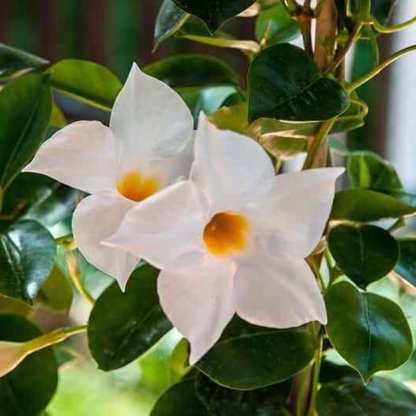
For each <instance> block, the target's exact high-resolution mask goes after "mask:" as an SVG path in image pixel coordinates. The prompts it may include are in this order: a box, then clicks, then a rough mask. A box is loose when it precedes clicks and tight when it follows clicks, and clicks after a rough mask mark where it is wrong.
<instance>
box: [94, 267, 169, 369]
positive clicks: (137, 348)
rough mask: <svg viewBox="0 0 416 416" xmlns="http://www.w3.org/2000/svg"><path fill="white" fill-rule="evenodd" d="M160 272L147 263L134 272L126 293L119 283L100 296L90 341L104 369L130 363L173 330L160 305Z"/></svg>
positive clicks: (96, 305)
mask: <svg viewBox="0 0 416 416" xmlns="http://www.w3.org/2000/svg"><path fill="white" fill-rule="evenodd" d="M158 274H159V271H158V270H157V269H155V268H153V267H151V266H150V265H143V266H141V267H139V268H138V269H137V270H136V271H135V272H134V273H133V274H132V276H131V277H130V280H129V283H128V284H127V288H126V291H125V292H124V293H123V292H122V291H121V290H120V288H119V285H118V283H117V282H115V283H113V284H112V285H111V286H110V287H109V288H108V289H107V290H106V291H105V292H104V293H103V294H102V295H101V296H100V297H99V298H98V300H97V302H96V304H95V306H94V308H93V310H92V312H91V316H90V319H89V325H88V342H89V347H90V351H91V354H92V356H93V357H94V359H95V361H96V362H97V363H98V365H99V367H100V368H101V369H102V370H104V371H111V370H115V369H117V368H120V367H123V366H125V365H127V364H129V363H130V362H132V361H134V360H135V359H136V358H138V357H139V356H141V355H143V354H144V353H145V352H146V351H148V350H149V349H150V348H151V347H152V346H153V345H155V344H156V342H158V341H159V340H160V339H161V338H162V337H163V336H164V335H166V334H167V333H168V332H169V331H170V330H171V329H172V325H171V324H170V322H169V321H168V319H167V318H166V316H165V314H164V313H163V311H162V309H161V307H160V305H159V298H158V295H157V276H158ZM115 305H116V306H115Z"/></svg>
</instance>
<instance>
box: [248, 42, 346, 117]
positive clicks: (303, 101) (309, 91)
mask: <svg viewBox="0 0 416 416" xmlns="http://www.w3.org/2000/svg"><path fill="white" fill-rule="evenodd" d="M248 85H249V110H248V113H249V121H251V122H252V121H254V120H257V119H258V118H261V117H269V118H275V119H277V120H291V121H318V120H327V119H330V118H333V117H335V116H338V115H340V114H342V113H343V112H344V111H345V110H347V109H348V107H349V105H350V101H349V96H348V93H347V92H346V90H345V89H344V88H343V87H342V86H341V85H340V84H339V83H337V82H336V81H334V80H332V79H329V78H323V77H322V74H321V72H320V70H319V69H318V67H317V65H316V64H315V62H314V61H313V60H312V58H311V57H310V56H309V55H308V53H307V52H305V51H304V50H303V49H301V48H298V47H296V46H294V45H291V44H288V43H285V44H277V45H274V46H271V47H269V48H266V49H264V50H263V51H262V52H261V53H260V54H259V55H258V56H257V57H256V59H255V60H254V61H253V63H252V64H251V67H250V70H249V75H248Z"/></svg>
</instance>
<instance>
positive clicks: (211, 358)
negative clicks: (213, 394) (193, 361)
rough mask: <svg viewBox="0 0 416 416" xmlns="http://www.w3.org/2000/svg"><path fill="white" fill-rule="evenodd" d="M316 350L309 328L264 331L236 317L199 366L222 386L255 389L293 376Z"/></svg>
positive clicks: (266, 329)
mask: <svg viewBox="0 0 416 416" xmlns="http://www.w3.org/2000/svg"><path fill="white" fill-rule="evenodd" d="M314 351H315V341H314V340H313V339H312V338H311V337H310V335H309V333H308V331H307V330H306V329H305V328H296V329H290V330H279V329H270V328H263V327H260V326H255V325H250V324H248V323H247V322H245V321H243V320H241V319H240V318H238V317H235V318H234V319H233V320H232V321H231V323H230V324H229V325H228V326H227V328H226V329H225V330H224V332H223V334H222V336H221V338H220V340H219V341H218V342H217V344H215V346H214V347H213V348H212V349H211V350H210V351H209V352H208V353H207V354H206V355H205V356H204V357H203V358H202V359H201V360H200V361H199V362H198V363H197V367H198V368H199V369H200V370H201V371H202V372H203V373H205V374H206V375H208V376H209V377H210V378H211V379H212V380H214V381H215V382H216V383H218V384H221V385H222V386H225V387H228V388H232V389H238V390H253V389H257V388H260V387H265V386H269V385H271V384H276V383H280V382H281V381H283V380H286V379H288V378H290V377H292V376H293V375H294V374H296V373H297V372H299V371H301V370H302V369H303V368H304V367H305V366H306V365H307V364H308V363H309V362H310V361H311V359H312V358H313V354H314Z"/></svg>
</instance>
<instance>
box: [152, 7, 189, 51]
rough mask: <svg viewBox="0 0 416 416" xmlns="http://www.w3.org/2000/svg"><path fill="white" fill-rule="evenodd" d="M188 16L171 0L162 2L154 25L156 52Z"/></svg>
mask: <svg viewBox="0 0 416 416" xmlns="http://www.w3.org/2000/svg"><path fill="white" fill-rule="evenodd" d="M189 17H190V15H189V14H188V13H186V12H185V11H183V10H182V9H180V8H179V7H178V6H177V5H176V4H175V3H174V2H173V0H163V3H162V6H160V9H159V13H158V15H157V18H156V24H155V33H154V38H155V46H154V50H156V49H157V48H158V47H159V46H160V44H161V43H162V42H164V41H165V40H166V39H168V38H169V37H171V36H172V35H174V34H175V33H176V32H177V31H178V30H179V29H180V28H181V27H182V26H183V25H184V23H185V22H186V21H187V20H188V19H189Z"/></svg>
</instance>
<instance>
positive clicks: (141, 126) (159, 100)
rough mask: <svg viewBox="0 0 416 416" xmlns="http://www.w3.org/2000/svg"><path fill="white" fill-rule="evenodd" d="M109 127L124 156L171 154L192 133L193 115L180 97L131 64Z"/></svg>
mask: <svg viewBox="0 0 416 416" xmlns="http://www.w3.org/2000/svg"><path fill="white" fill-rule="evenodd" d="M110 128H111V130H112V131H113V133H114V135H115V136H116V138H117V140H119V141H120V143H121V144H122V145H123V148H124V152H125V153H126V154H127V156H128V155H129V154H130V153H133V154H135V155H137V156H140V157H143V158H146V159H149V158H151V159H157V158H163V157H167V156H170V155H172V154H175V153H177V152H179V151H180V150H182V149H184V148H185V146H186V144H187V143H188V142H189V140H190V139H191V137H192V128H193V118H192V115H191V112H190V111H189V109H188V107H187V106H186V104H185V103H184V101H183V100H182V98H181V97H180V96H179V95H178V94H177V93H176V92H175V91H174V90H172V89H171V88H170V87H168V86H167V85H166V84H164V83H163V82H161V81H159V80H157V79H156V78H153V77H150V76H148V75H146V74H144V73H143V72H142V71H141V70H140V69H139V67H138V66H137V65H136V64H133V66H132V68H131V71H130V74H129V76H128V78H127V81H126V84H125V85H124V87H123V89H122V90H121V92H120V94H119V95H118V97H117V99H116V101H115V103H114V107H113V111H112V113H111V120H110Z"/></svg>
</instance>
